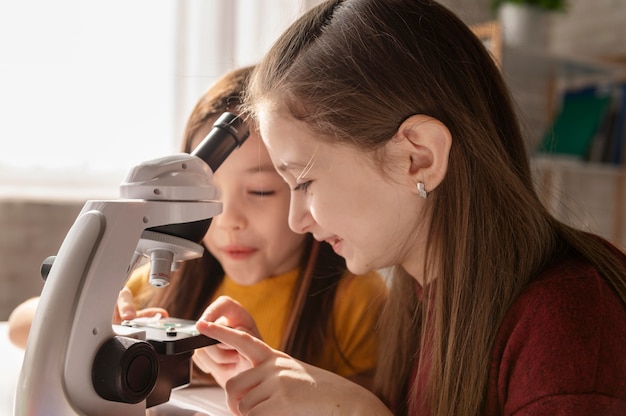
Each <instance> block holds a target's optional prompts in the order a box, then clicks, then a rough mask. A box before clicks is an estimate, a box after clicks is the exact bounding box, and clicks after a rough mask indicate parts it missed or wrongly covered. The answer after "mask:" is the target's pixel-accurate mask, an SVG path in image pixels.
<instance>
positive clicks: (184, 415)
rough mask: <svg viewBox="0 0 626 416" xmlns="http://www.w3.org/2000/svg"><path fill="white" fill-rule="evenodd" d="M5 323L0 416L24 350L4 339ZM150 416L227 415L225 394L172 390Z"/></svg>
mask: <svg viewBox="0 0 626 416" xmlns="http://www.w3.org/2000/svg"><path fill="white" fill-rule="evenodd" d="M7 329H8V328H7V323H6V322H4V321H0V416H11V415H12V414H13V401H14V398H15V389H16V387H17V383H18V381H19V376H20V369H21V366H22V361H23V358H24V351H23V350H21V349H20V348H17V347H16V346H14V345H13V344H12V343H11V342H10V341H9V338H8V336H7ZM146 415H150V416H169V415H175V416H192V415H193V416H228V415H230V412H228V409H227V407H226V405H225V403H224V391H223V390H222V389H221V388H219V387H198V388H185V389H180V390H176V391H173V392H172V394H171V397H170V401H169V402H168V403H164V404H161V405H159V406H155V407H152V408H150V409H148V410H147V411H146Z"/></svg>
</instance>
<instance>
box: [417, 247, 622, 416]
mask: <svg viewBox="0 0 626 416" xmlns="http://www.w3.org/2000/svg"><path fill="white" fill-rule="evenodd" d="M615 252H616V254H617V255H619V256H621V257H622V259H623V262H624V264H625V265H626V256H624V255H623V254H621V253H619V252H618V251H617V250H616V251H615ZM418 295H421V291H420V290H419V288H418ZM428 369H429V365H425V366H424V367H422V371H421V372H420V374H419V376H418V377H417V382H418V383H420V384H421V383H423V382H424V381H425V379H426V377H427V373H428ZM413 374H414V376H415V375H416V373H415V372H414V373H413ZM418 390H419V388H418ZM415 399H416V401H415V402H414V404H413V408H412V409H411V411H409V415H410V416H418V415H419V416H421V415H425V414H428V413H429V409H428V405H427V404H426V403H424V401H423V397H416V398H415ZM482 414H483V415H485V416H530V415H532V416H544V415H545V416H618V415H619V416H626V306H624V304H623V303H622V302H621V301H620V299H619V298H618V296H617V295H616V293H615V292H614V291H613V290H612V289H611V287H610V286H609V285H608V284H607V282H606V281H605V280H604V279H603V278H602V277H600V276H599V275H598V273H597V272H596V270H595V269H594V268H593V267H592V266H591V265H590V264H589V263H587V262H586V261H584V260H576V259H572V258H569V259H568V260H567V261H565V262H561V263H556V264H554V265H553V266H551V267H549V268H547V269H546V270H545V271H544V272H543V273H542V274H541V275H540V276H539V277H538V278H537V279H536V280H535V281H533V283H531V284H530V285H529V286H528V287H527V288H526V290H525V291H524V292H523V293H522V294H521V295H520V296H519V297H518V299H516V301H515V302H514V303H513V305H512V306H511V308H510V310H509V311H508V313H507V315H506V317H505V319H504V322H503V323H502V326H501V327H500V329H499V332H498V334H497V338H496V341H495V344H494V347H493V351H492V359H491V367H490V373H489V381H488V386H487V395H486V398H485V404H484V408H483V412H482Z"/></svg>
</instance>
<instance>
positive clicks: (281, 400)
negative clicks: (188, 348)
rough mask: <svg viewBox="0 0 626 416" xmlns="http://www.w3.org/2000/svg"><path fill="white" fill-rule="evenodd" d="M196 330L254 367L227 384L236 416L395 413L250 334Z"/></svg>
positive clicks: (219, 328) (215, 327)
mask: <svg viewBox="0 0 626 416" xmlns="http://www.w3.org/2000/svg"><path fill="white" fill-rule="evenodd" d="M196 326H197V328H198V330H199V331H200V332H202V333H203V334H204V335H206V336H208V337H211V338H214V339H217V340H219V341H221V342H222V344H224V345H230V346H231V348H234V349H236V350H237V351H238V352H239V355H240V360H246V361H247V363H248V365H249V367H250V368H249V369H248V370H246V371H241V372H240V374H237V375H233V377H232V378H230V379H229V380H228V381H227V382H225V383H224V387H225V389H226V396H227V403H228V407H229V409H230V411H231V412H232V413H233V414H234V415H237V416H245V415H251V414H254V415H259V416H264V415H271V416H283V415H289V416H296V415H314V414H315V415H316V414H321V415H330V414H342V415H365V414H367V415H372V416H374V415H384V416H391V415H392V413H391V411H390V410H389V409H387V408H386V407H385V406H384V404H383V403H382V402H381V401H380V400H379V399H378V398H377V397H376V396H375V395H374V394H372V393H371V392H370V391H368V390H367V389H365V388H363V387H361V386H359V385H358V384H356V383H353V382H351V381H349V380H348V379H346V378H344V377H341V376H339V375H337V374H334V373H332V372H330V371H326V370H322V369H320V368H317V367H314V366H311V365H309V364H305V363H303V362H301V361H298V360H296V359H294V358H292V357H290V356H288V355H287V354H285V353H283V352H281V351H278V350H275V349H272V348H270V347H269V346H268V345H267V344H265V343H263V341H261V340H259V339H257V338H255V337H252V336H250V334H248V333H246V332H243V331H238V330H236V329H232V328H228V327H226V326H223V325H219V324H216V323H211V322H205V321H199V322H198V323H197V325H196Z"/></svg>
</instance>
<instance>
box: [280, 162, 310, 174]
mask: <svg viewBox="0 0 626 416" xmlns="http://www.w3.org/2000/svg"><path fill="white" fill-rule="evenodd" d="M305 167H306V165H303V164H302V163H285V162H283V163H281V164H280V166H277V167H276V169H278V170H279V171H280V172H287V171H288V170H294V169H304V168H305Z"/></svg>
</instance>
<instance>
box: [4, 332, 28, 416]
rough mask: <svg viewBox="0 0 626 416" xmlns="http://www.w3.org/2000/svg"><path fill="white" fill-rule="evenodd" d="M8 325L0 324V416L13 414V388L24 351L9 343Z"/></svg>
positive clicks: (15, 384)
mask: <svg viewBox="0 0 626 416" xmlns="http://www.w3.org/2000/svg"><path fill="white" fill-rule="evenodd" d="M7 325H8V324H7V323H6V322H4V321H2V322H0V374H1V376H0V415H2V416H10V415H12V414H13V400H14V396H15V388H16V387H17V382H18V379H19V376H20V368H21V367H22V359H23V358H24V351H23V350H22V349H20V348H18V347H16V346H15V345H13V344H12V343H11V342H10V341H9V337H8V335H7V330H8V326H7Z"/></svg>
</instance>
